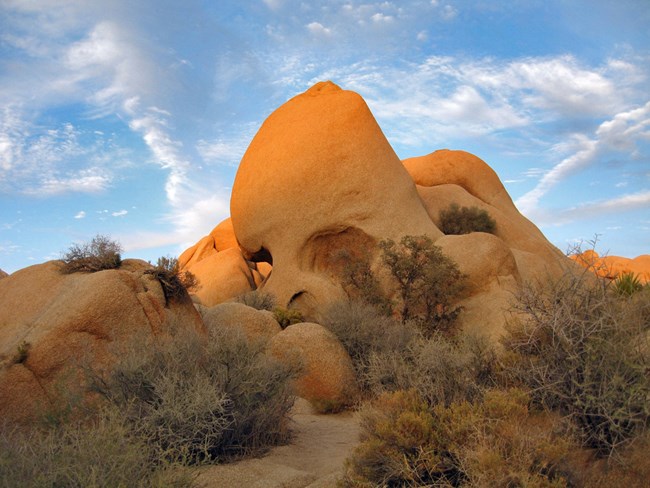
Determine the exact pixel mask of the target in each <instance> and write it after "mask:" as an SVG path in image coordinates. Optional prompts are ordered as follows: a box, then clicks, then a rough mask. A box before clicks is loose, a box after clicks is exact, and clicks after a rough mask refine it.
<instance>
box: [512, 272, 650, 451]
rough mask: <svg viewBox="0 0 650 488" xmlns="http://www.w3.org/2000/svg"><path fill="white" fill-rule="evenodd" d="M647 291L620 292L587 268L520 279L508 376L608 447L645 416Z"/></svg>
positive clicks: (649, 415)
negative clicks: (527, 281)
mask: <svg viewBox="0 0 650 488" xmlns="http://www.w3.org/2000/svg"><path fill="white" fill-rule="evenodd" d="M649 310H650V295H648V294H644V293H640V294H637V295H634V296H632V297H630V298H622V297H620V296H617V295H616V294H613V293H611V291H610V290H609V286H608V283H607V282H606V280H604V279H600V278H596V277H595V276H594V275H593V274H592V273H591V272H590V271H583V272H582V273H580V274H575V272H573V273H571V272H568V273H566V274H565V275H564V276H563V277H562V278H561V279H559V280H555V281H551V282H549V283H547V284H545V285H543V286H539V287H533V286H526V287H523V288H522V290H521V291H520V293H519V295H518V297H517V304H516V311H518V312H519V313H520V317H521V319H520V320H519V321H518V322H515V323H513V324H511V325H510V327H509V333H508V335H507V336H506V337H505V338H504V346H505V348H506V350H507V351H509V353H508V354H507V355H506V356H505V357H504V364H505V365H506V366H505V372H506V373H507V374H508V375H509V380H510V381H513V380H514V381H518V382H520V384H522V385H525V386H526V387H528V388H530V390H531V392H532V393H531V395H532V398H533V400H534V401H535V402H536V403H537V404H539V405H542V406H544V407H546V408H548V409H551V410H555V411H558V412H560V413H561V414H563V415H565V416H566V417H567V418H568V419H570V420H571V421H572V422H573V423H574V424H575V425H576V426H577V427H578V429H579V432H580V433H581V435H582V439H583V442H584V445H585V446H587V447H590V448H594V449H596V450H598V451H599V452H600V453H602V454H607V455H609V454H611V453H612V452H613V451H616V450H618V449H620V448H621V447H622V446H624V445H626V444H628V443H630V442H631V441H632V440H633V439H634V438H636V437H637V436H638V435H639V434H640V433H642V432H643V431H644V430H645V429H646V428H647V425H648V422H649V420H650V402H649V401H648V399H649V398H650V377H649V376H648V367H649V362H648V359H649V358H648V347H647V346H648V344H647V334H648V330H649V329H650V320H649V318H650V313H649Z"/></svg>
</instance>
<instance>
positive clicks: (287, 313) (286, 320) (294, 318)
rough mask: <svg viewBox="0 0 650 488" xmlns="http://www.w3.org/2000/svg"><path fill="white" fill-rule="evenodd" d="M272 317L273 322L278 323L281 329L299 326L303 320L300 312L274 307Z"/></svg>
mask: <svg viewBox="0 0 650 488" xmlns="http://www.w3.org/2000/svg"><path fill="white" fill-rule="evenodd" d="M273 317H275V320H277V321H278V324H280V327H282V328H283V329H286V328H287V327H289V326H290V325H293V324H299V323H300V322H302V321H303V320H304V319H303V316H302V313H301V312H300V310H296V309H293V308H282V307H275V308H274V309H273Z"/></svg>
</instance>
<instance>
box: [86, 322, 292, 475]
mask: <svg viewBox="0 0 650 488" xmlns="http://www.w3.org/2000/svg"><path fill="white" fill-rule="evenodd" d="M295 374H296V371H293V370H291V369H290V368H288V367H287V366H284V365H282V364H281V363H280V362H278V361H276V360H275V359H273V358H271V357H269V356H268V355H267V354H266V353H265V344H264V343H263V342H261V341H260V342H250V341H248V340H247V339H246V337H245V335H243V334H242V333H241V332H240V331H238V330H237V329H230V328H224V329H222V328H215V329H214V330H211V331H210V337H209V339H208V340H207V341H206V340H205V339H204V338H202V337H201V336H199V335H197V334H195V333H190V332H184V333H182V334H181V335H180V336H176V337H175V338H173V339H172V340H169V341H167V342H164V343H161V344H159V345H151V344H149V345H134V346H133V349H132V350H130V351H127V352H126V353H123V354H122V360H121V361H120V363H119V364H118V365H117V367H116V368H114V370H113V371H112V373H111V374H110V375H109V376H108V377H102V376H99V375H92V377H93V382H92V383H93V387H94V389H95V391H97V392H99V393H100V394H101V395H102V396H104V397H105V398H106V399H108V400H109V401H110V403H112V404H114V405H116V406H118V407H119V408H120V409H121V410H122V411H123V413H124V415H125V417H126V421H127V423H128V425H130V426H131V428H132V429H133V431H134V432H135V433H136V434H137V435H138V437H140V438H143V439H144V440H145V442H147V443H148V444H150V445H152V446H155V449H156V450H157V451H158V457H163V458H165V459H167V460H169V461H173V462H181V463H183V464H196V463H201V462H204V461H211V460H217V459H224V458H228V457H232V456H238V455H242V454H247V453H250V452H252V451H255V450H258V449H260V448H263V447H265V446H268V445H273V444H277V443H279V442H283V441H284V440H286V439H287V438H288V433H289V431H288V412H289V409H290V408H291V406H292V405H293V396H292V392H291V388H290V381H291V380H292V379H293V377H294V376H295Z"/></svg>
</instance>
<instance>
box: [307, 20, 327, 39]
mask: <svg viewBox="0 0 650 488" xmlns="http://www.w3.org/2000/svg"><path fill="white" fill-rule="evenodd" d="M307 30H308V31H309V32H311V33H312V34H314V35H316V36H325V37H329V36H330V35H331V34H332V30H331V29H329V28H327V27H325V26H324V25H323V24H321V23H320V22H310V23H309V24H307Z"/></svg>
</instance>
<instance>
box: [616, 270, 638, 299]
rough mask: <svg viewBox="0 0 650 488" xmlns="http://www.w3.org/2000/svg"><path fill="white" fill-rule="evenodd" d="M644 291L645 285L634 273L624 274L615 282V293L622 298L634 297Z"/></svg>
mask: <svg viewBox="0 0 650 488" xmlns="http://www.w3.org/2000/svg"><path fill="white" fill-rule="evenodd" d="M642 289H643V283H641V280H640V279H639V276H638V275H635V274H634V273H623V274H620V275H618V276H617V277H616V279H615V280H614V291H615V292H616V293H618V294H619V295H622V296H628V297H629V296H632V295H634V294H635V293H636V292H639V291H641V290H642Z"/></svg>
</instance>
